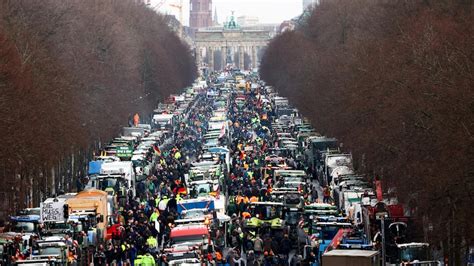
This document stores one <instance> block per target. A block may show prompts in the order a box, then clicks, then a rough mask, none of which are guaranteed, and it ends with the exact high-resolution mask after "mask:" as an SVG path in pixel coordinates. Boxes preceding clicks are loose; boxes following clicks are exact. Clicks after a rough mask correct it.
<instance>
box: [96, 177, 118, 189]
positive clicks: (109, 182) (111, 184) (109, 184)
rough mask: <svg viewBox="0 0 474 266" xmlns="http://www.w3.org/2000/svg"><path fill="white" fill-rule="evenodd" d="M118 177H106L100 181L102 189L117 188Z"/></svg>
mask: <svg viewBox="0 0 474 266" xmlns="http://www.w3.org/2000/svg"><path fill="white" fill-rule="evenodd" d="M116 184H117V179H115V178H104V179H102V180H101V181H100V189H101V190H105V189H106V188H115V186H116Z"/></svg>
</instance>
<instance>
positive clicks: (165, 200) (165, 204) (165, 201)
mask: <svg viewBox="0 0 474 266" xmlns="http://www.w3.org/2000/svg"><path fill="white" fill-rule="evenodd" d="M168 201H170V199H168V197H167V196H163V198H162V199H161V200H160V201H159V203H158V205H157V206H158V210H160V211H164V210H166V207H168Z"/></svg>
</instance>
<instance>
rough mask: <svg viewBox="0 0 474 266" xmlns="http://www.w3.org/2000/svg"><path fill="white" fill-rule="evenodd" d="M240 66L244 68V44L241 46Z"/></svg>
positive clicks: (241, 68)
mask: <svg viewBox="0 0 474 266" xmlns="http://www.w3.org/2000/svg"><path fill="white" fill-rule="evenodd" d="M239 68H240V70H244V46H240V47H239Z"/></svg>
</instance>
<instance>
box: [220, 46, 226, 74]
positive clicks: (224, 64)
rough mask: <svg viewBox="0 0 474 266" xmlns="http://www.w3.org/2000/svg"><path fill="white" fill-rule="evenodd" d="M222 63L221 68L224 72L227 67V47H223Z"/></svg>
mask: <svg viewBox="0 0 474 266" xmlns="http://www.w3.org/2000/svg"><path fill="white" fill-rule="evenodd" d="M221 62H222V63H221V68H222V70H224V68H225V67H226V65H227V47H225V46H222V47H221Z"/></svg>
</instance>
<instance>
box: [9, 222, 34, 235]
mask: <svg viewBox="0 0 474 266" xmlns="http://www.w3.org/2000/svg"><path fill="white" fill-rule="evenodd" d="M35 229H36V226H35V223H33V222H14V223H13V231H14V232H17V233H34V232H35Z"/></svg>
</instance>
